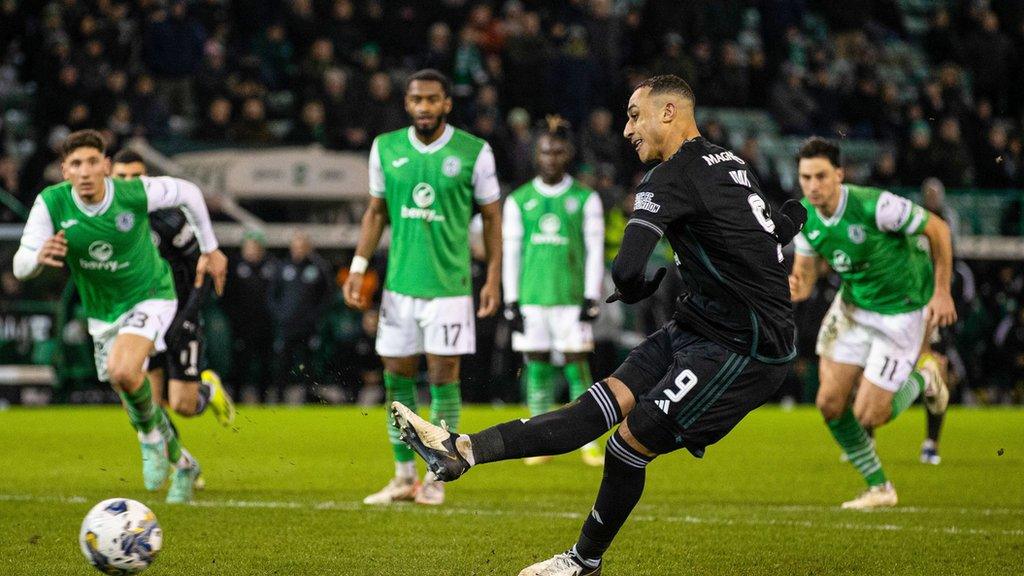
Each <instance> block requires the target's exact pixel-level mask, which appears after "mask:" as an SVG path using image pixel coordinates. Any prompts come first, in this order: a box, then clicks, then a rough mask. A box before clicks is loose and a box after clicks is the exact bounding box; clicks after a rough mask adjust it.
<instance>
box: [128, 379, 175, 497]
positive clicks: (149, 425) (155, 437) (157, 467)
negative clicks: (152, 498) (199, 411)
mask: <svg viewBox="0 0 1024 576" xmlns="http://www.w3.org/2000/svg"><path fill="white" fill-rule="evenodd" d="M119 394H120V396H121V402H122V403H123V404H124V408H125V411H126V412H128V420H129V421H130V422H131V423H132V426H133V427H134V428H135V430H136V432H138V435H139V446H140V448H141V449H142V482H143V484H144V485H145V487H146V490H150V491H152V490H158V489H159V488H160V487H161V486H163V484H164V480H166V479H167V473H168V471H169V470H170V463H169V462H168V456H167V447H166V443H165V442H164V437H163V435H162V434H161V430H160V428H159V427H158V422H159V420H160V418H162V417H163V416H162V415H163V410H162V409H161V408H160V407H159V406H158V405H157V404H156V402H154V401H153V392H152V389H151V388H150V385H149V379H148V378H147V379H144V380H143V381H142V385H141V386H139V387H138V388H137V389H135V390H134V391H133V392H125V391H123V390H122V391H120V392H119Z"/></svg>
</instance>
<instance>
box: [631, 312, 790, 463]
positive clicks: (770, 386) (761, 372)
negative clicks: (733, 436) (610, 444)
mask: <svg viewBox="0 0 1024 576" xmlns="http://www.w3.org/2000/svg"><path fill="white" fill-rule="evenodd" d="M788 369H789V367H788V365H787V364H765V363H763V362H760V361H758V360H755V359H753V358H751V357H749V356H744V355H742V354H738V353H736V352H733V351H732V350H730V349H728V348H726V347H724V346H722V345H721V344H719V343H717V342H714V341H711V340H708V339H707V338H705V337H704V336H701V335H699V334H695V333H693V332H690V331H688V330H686V329H685V328H681V327H679V326H678V325H677V324H676V322H675V321H674V320H673V321H670V322H668V323H667V324H665V325H664V326H663V327H662V328H661V329H660V330H658V331H657V332H655V333H654V334H651V335H650V336H648V337H647V339H646V340H644V342H643V343H642V344H640V345H639V346H637V347H636V348H634V349H633V351H632V352H630V354H629V356H628V357H627V358H626V361H625V362H623V364H622V366H620V367H619V369H618V370H616V371H615V374H614V377H615V378H618V379H619V380H621V381H622V382H623V383H624V384H625V385H626V386H627V387H628V388H629V389H630V391H631V392H633V396H634V398H636V407H635V408H634V409H633V411H632V412H631V413H630V414H629V416H628V417H627V419H626V421H627V423H628V425H629V430H630V432H631V433H632V435H633V436H634V437H635V438H636V439H637V440H638V441H639V442H640V443H641V444H643V445H644V446H645V447H646V448H647V449H648V450H651V451H653V452H656V453H658V454H665V453H668V452H672V451H673V450H678V449H679V448H686V449H687V450H689V451H690V452H691V453H692V454H693V455H694V456H697V457H698V458H700V457H701V456H703V455H704V449H705V448H706V447H708V446H710V445H711V444H714V443H715V442H718V441H719V440H721V439H722V438H723V437H724V436H725V435H726V434H728V433H729V431H730V430H732V429H733V428H734V427H735V426H736V424H738V423H739V421H740V420H742V419H743V417H744V416H746V415H747V413H749V412H750V411H752V410H753V409H755V408H757V407H758V406H760V405H762V404H764V403H765V402H766V401H768V399H770V398H771V397H772V396H773V395H774V394H775V393H776V392H777V391H778V389H779V387H780V386H781V385H782V382H783V380H784V379H785V377H786V373H787V371H788Z"/></svg>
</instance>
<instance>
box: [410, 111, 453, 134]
mask: <svg viewBox="0 0 1024 576" xmlns="http://www.w3.org/2000/svg"><path fill="white" fill-rule="evenodd" d="M447 119H448V116H447V115H446V114H441V115H440V116H438V117H437V118H435V119H434V121H433V122H431V123H430V124H428V125H426V126H425V127H422V128H421V127H420V124H419V123H417V122H415V121H413V123H412V125H413V128H415V129H416V133H417V134H419V135H420V136H433V135H434V133H435V132H437V129H438V128H439V127H440V126H441V123H442V122H444V121H445V120H447Z"/></svg>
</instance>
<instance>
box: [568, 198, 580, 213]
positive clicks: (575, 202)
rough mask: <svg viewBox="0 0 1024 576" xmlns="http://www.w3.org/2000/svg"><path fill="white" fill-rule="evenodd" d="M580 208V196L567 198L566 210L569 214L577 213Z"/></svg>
mask: <svg viewBox="0 0 1024 576" xmlns="http://www.w3.org/2000/svg"><path fill="white" fill-rule="evenodd" d="M579 209H580V201H579V199H578V198H566V199H565V211H566V212H568V213H569V214H575V213H576V211H577V210H579Z"/></svg>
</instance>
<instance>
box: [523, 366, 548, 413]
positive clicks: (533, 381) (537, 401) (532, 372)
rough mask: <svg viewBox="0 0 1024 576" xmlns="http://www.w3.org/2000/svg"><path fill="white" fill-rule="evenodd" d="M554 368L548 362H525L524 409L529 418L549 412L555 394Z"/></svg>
mask: <svg viewBox="0 0 1024 576" xmlns="http://www.w3.org/2000/svg"><path fill="white" fill-rule="evenodd" d="M554 376H555V367H554V366H553V365H552V364H551V363H550V362H541V361H539V360H527V361H526V407H527V408H528V409H529V410H530V417H531V418H532V417H533V416H538V415H540V414H544V413H545V412H547V411H548V410H551V404H552V403H553V400H554V392H555V382H554Z"/></svg>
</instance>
